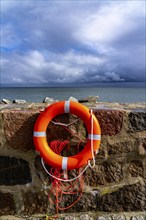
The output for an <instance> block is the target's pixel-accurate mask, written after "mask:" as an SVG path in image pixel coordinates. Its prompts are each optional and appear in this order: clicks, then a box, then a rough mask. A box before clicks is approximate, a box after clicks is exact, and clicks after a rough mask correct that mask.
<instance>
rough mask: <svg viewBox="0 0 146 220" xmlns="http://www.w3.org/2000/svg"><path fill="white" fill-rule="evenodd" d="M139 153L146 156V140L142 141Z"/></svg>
mask: <svg viewBox="0 0 146 220" xmlns="http://www.w3.org/2000/svg"><path fill="white" fill-rule="evenodd" d="M138 152H139V154H140V155H146V138H144V139H142V141H141V143H140V144H139V146H138Z"/></svg>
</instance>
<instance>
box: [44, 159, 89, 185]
mask: <svg viewBox="0 0 146 220" xmlns="http://www.w3.org/2000/svg"><path fill="white" fill-rule="evenodd" d="M41 163H42V166H43V168H44V170H45V171H46V173H47V174H48V175H49V176H51V177H52V178H54V179H56V180H59V181H62V182H72V181H74V180H76V179H78V178H80V176H82V174H83V173H84V172H85V171H86V170H87V168H88V167H89V165H87V166H86V167H85V168H84V169H83V170H82V172H81V173H80V174H79V175H78V176H76V177H74V178H72V179H61V178H58V177H56V176H54V175H52V174H51V173H50V172H49V171H48V170H47V168H46V167H45V164H44V160H43V158H41Z"/></svg>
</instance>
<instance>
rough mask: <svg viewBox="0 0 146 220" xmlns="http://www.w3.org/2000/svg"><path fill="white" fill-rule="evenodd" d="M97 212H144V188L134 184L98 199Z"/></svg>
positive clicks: (145, 193)
mask: <svg viewBox="0 0 146 220" xmlns="http://www.w3.org/2000/svg"><path fill="white" fill-rule="evenodd" d="M97 204H98V205H97V210H99V211H105V212H126V211H145V210H146V186H145V185H144V184H140V183H137V184H134V185H129V186H124V187H123V188H121V189H119V190H117V191H116V192H113V193H111V194H107V195H104V196H102V197H98V199H97Z"/></svg>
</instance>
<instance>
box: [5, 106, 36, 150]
mask: <svg viewBox="0 0 146 220" xmlns="http://www.w3.org/2000/svg"><path fill="white" fill-rule="evenodd" d="M37 116H38V113H37V111H34V110H30V111H29V110H27V111H22V110H18V111H16V110H15V111H14V110H13V111H12V110H11V111H5V112H4V113H3V120H4V132H5V137H6V145H7V146H9V147H11V148H15V149H21V150H24V151H29V150H31V149H34V145H33V128H34V123H35V121H36V118H37Z"/></svg>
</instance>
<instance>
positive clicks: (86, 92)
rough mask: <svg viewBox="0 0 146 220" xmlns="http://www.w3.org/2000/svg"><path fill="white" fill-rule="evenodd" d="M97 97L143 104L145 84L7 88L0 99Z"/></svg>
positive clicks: (101, 99) (38, 99)
mask: <svg viewBox="0 0 146 220" xmlns="http://www.w3.org/2000/svg"><path fill="white" fill-rule="evenodd" d="M96 95H98V96H99V101H101V102H121V103H125V102H145V101H146V89H145V83H98V84H88V85H84V86H83V85H82V87H81V86H77V87H52V88H50V87H48V88H46V87H43V88H41V87H25V88H24V87H23V88H21V87H13V88H12V87H11V88H10V87H7V88H1V94H0V98H1V99H3V98H5V99H9V100H11V101H12V100H14V99H25V100H26V101H27V102H42V101H43V99H44V98H45V97H50V98H54V99H57V100H68V98H69V97H70V96H73V97H75V98H77V99H82V98H85V97H87V96H96Z"/></svg>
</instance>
